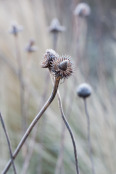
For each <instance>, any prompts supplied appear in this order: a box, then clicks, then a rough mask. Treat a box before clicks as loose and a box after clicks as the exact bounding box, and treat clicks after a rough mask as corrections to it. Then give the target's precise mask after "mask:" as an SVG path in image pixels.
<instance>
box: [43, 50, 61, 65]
mask: <svg viewBox="0 0 116 174" xmlns="http://www.w3.org/2000/svg"><path fill="white" fill-rule="evenodd" d="M58 56H59V55H58V54H57V53H56V52H55V51H54V50H52V49H47V50H46V53H45V54H44V60H43V62H42V63H41V67H42V68H51V66H52V62H53V60H55V59H57V57H58Z"/></svg>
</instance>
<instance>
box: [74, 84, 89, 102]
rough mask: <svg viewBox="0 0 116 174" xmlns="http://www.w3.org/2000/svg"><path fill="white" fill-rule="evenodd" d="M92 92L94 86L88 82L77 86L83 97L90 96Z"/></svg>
mask: <svg viewBox="0 0 116 174" xmlns="http://www.w3.org/2000/svg"><path fill="white" fill-rule="evenodd" d="M91 93H92V88H91V86H90V85H89V84H87V83H82V84H81V85H79V86H78V88H77V95H78V96H79V97H81V98H83V99H85V98H87V97H89V96H90V95H91Z"/></svg>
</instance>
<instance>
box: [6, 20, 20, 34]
mask: <svg viewBox="0 0 116 174" xmlns="http://www.w3.org/2000/svg"><path fill="white" fill-rule="evenodd" d="M22 30H23V27H22V26H19V25H18V24H16V22H13V23H12V24H11V28H10V30H9V33H11V34H13V35H14V36H17V34H18V33H19V32H21V31H22Z"/></svg>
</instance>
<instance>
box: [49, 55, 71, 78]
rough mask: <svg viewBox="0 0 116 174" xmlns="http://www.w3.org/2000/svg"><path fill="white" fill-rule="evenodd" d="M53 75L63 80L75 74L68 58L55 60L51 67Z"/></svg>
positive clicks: (62, 57) (63, 57)
mask: <svg viewBox="0 0 116 174" xmlns="http://www.w3.org/2000/svg"><path fill="white" fill-rule="evenodd" d="M51 71H52V73H53V74H54V75H55V76H56V77H60V78H61V79H65V78H68V77H69V76H70V75H72V73H73V68H72V62H71V60H70V58H69V57H68V56H61V57H58V58H57V59H54V60H53V62H52V67H51Z"/></svg>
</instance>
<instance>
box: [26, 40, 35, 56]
mask: <svg viewBox="0 0 116 174" xmlns="http://www.w3.org/2000/svg"><path fill="white" fill-rule="evenodd" d="M25 51H27V52H29V53H32V52H35V51H37V47H36V46H35V41H34V39H31V40H30V41H29V43H28V44H27V46H26V48H25Z"/></svg>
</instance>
